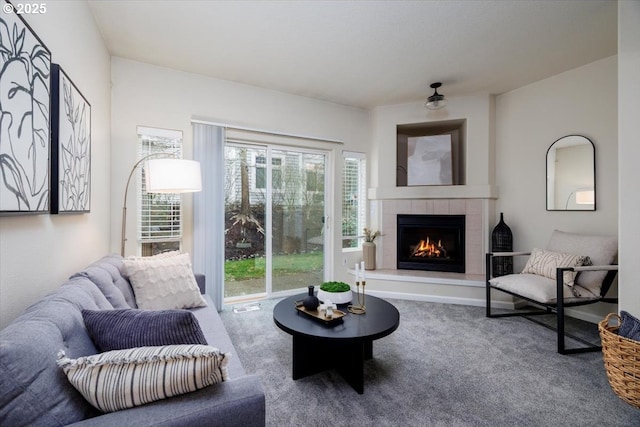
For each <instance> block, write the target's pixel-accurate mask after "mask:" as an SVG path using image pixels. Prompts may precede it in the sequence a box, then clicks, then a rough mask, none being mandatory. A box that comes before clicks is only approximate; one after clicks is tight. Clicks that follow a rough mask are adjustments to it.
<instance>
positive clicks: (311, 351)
mask: <svg viewBox="0 0 640 427" xmlns="http://www.w3.org/2000/svg"><path fill="white" fill-rule="evenodd" d="M372 357H373V341H372V340H362V339H357V340H324V339H316V338H308V337H302V336H296V335H294V336H293V379H294V380H297V379H299V378H304V377H307V376H309V375H313V374H317V373H318V372H322V371H326V370H328V369H336V370H337V371H338V373H339V374H340V375H341V376H342V377H343V378H344V379H345V380H346V381H347V383H349V385H351V387H353V389H354V390H355V391H357V392H358V393H359V394H362V393H363V392H364V361H365V360H368V359H371V358H372Z"/></svg>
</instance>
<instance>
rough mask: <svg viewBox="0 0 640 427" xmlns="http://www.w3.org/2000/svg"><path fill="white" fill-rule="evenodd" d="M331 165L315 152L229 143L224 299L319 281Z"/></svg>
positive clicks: (227, 146)
mask: <svg viewBox="0 0 640 427" xmlns="http://www.w3.org/2000/svg"><path fill="white" fill-rule="evenodd" d="M326 163H327V155H326V153H324V152H319V151H315V150H304V149H292V148H289V147H287V148H284V147H277V146H260V145H250V144H238V143H234V144H231V143H227V145H226V148H225V286H224V287H225V293H224V294H225V298H226V299H227V300H234V299H242V298H254V297H259V296H263V295H271V294H274V293H286V292H288V291H292V290H296V289H300V288H305V287H306V286H308V285H310V284H313V285H319V284H320V283H322V281H323V279H324V271H325V261H324V260H325V248H326V244H325V235H326V233H325V232H324V229H325V217H326V215H325V206H326V203H325V201H326V200H325V199H326V197H327V194H326V192H325V179H326V174H325V170H326V167H327V165H326Z"/></svg>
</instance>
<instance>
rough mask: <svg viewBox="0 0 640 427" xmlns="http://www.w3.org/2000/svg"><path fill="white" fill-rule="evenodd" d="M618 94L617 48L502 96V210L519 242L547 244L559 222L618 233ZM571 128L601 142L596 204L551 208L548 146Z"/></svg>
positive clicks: (523, 246)
mask: <svg viewBox="0 0 640 427" xmlns="http://www.w3.org/2000/svg"><path fill="white" fill-rule="evenodd" d="M617 102H618V101H617V58H616V57H615V56H614V57H609V58H605V59H602V60H600V61H596V62H593V63H591V64H588V65H585V66H583V67H580V68H577V69H574V70H571V71H568V72H565V73H562V74H558V75H556V76H553V77H550V78H548V79H545V80H541V81H539V82H536V83H533V84H530V85H527V86H524V87H521V88H519V89H516V90H513V91H511V92H508V93H505V94H503V95H500V96H498V97H497V98H496V180H497V185H498V187H499V189H500V197H499V199H498V200H497V201H496V212H504V215H505V222H506V223H507V224H508V225H509V226H510V227H511V230H512V232H513V236H514V250H516V251H520V250H530V249H532V248H534V247H545V246H546V244H547V242H548V240H549V237H550V236H551V232H552V231H553V230H554V229H559V230H564V231H571V232H581V233H592V234H606V235H617V234H618V172H617V167H618V135H617V130H618V124H617ZM571 134H578V135H584V136H586V137H588V138H589V139H591V140H592V141H593V143H594V145H595V148H596V191H597V196H596V197H597V210H596V211H595V212H593V211H591V212H548V211H546V204H545V200H546V195H545V194H546V193H545V188H546V179H545V164H546V160H545V156H546V152H547V149H548V148H549V146H550V145H551V144H552V143H553V142H554V141H555V140H557V139H558V138H560V137H562V136H564V135H571ZM497 221H498V218H497V217H496V218H495V222H496V223H497ZM609 308H611V306H606V305H605V306H604V308H603V309H602V310H604V311H605V312H606V311H607V309H609ZM584 310H585V311H589V310H590V309H586V308H585V309H584ZM602 310H600V311H599V313H602V312H603V311H602ZM609 311H610V310H609ZM605 314H606V313H605ZM599 315H600V314H598V315H597V316H599Z"/></svg>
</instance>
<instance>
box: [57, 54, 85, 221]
mask: <svg viewBox="0 0 640 427" xmlns="http://www.w3.org/2000/svg"><path fill="white" fill-rule="evenodd" d="M51 103H52V114H51V213H83V212H89V210H90V207H91V104H89V101H87V99H86V98H85V97H84V96H83V95H82V93H81V92H80V90H79V89H78V88H77V87H76V85H75V84H73V82H72V81H71V79H70V78H69V77H68V76H67V74H66V73H65V72H64V70H62V68H60V66H59V65H57V64H52V66H51Z"/></svg>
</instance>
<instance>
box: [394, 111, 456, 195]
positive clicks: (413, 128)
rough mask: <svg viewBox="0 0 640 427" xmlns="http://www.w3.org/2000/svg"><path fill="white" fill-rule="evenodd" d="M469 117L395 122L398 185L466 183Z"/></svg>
mask: <svg viewBox="0 0 640 427" xmlns="http://www.w3.org/2000/svg"><path fill="white" fill-rule="evenodd" d="M466 122H467V121H466V119H458V120H447V121H438V122H427V123H409V124H402V125H397V126H396V186H397V187H408V186H420V185H464V184H465V169H466V168H465V156H464V153H465V151H466V150H465V144H466V142H465V130H466Z"/></svg>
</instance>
